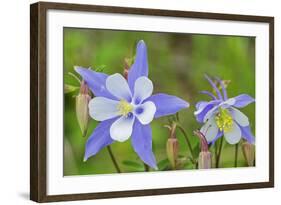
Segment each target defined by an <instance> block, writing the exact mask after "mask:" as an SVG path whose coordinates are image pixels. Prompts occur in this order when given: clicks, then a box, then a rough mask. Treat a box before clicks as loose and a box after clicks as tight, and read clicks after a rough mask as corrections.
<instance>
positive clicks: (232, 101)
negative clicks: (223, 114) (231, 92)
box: [224, 98, 236, 105]
mask: <svg viewBox="0 0 281 205" xmlns="http://www.w3.org/2000/svg"><path fill="white" fill-rule="evenodd" d="M235 102H236V100H235V99H234V98H229V99H227V100H226V101H224V104H228V105H234V104H235Z"/></svg>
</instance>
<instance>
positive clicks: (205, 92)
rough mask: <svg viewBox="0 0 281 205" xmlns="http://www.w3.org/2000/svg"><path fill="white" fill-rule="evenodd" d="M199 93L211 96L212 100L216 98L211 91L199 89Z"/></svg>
mask: <svg viewBox="0 0 281 205" xmlns="http://www.w3.org/2000/svg"><path fill="white" fill-rule="evenodd" d="M200 93H202V94H206V95H209V96H210V97H211V98H213V100H216V99H217V98H216V96H215V95H214V94H213V93H211V92H209V91H205V90H203V91H201V92H200Z"/></svg>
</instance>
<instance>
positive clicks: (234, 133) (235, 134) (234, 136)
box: [224, 122, 241, 144]
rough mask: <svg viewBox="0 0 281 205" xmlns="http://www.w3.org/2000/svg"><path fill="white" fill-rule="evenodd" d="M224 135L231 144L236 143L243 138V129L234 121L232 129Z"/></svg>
mask: <svg viewBox="0 0 281 205" xmlns="http://www.w3.org/2000/svg"><path fill="white" fill-rule="evenodd" d="M224 137H225V139H226V141H227V142H228V143H229V144H236V143H238V142H239V141H240V139H241V129H240V127H239V126H238V125H237V124H236V123H235V122H233V127H232V129H231V130H230V131H228V132H224Z"/></svg>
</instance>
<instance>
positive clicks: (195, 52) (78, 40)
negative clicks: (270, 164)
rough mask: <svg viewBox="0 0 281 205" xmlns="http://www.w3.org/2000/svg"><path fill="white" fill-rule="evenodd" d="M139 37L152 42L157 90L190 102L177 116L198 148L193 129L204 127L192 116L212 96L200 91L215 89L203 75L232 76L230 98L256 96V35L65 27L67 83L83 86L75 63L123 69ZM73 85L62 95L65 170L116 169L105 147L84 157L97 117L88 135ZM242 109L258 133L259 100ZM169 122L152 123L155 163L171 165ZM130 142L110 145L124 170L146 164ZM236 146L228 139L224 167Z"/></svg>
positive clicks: (66, 172)
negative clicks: (82, 125)
mask: <svg viewBox="0 0 281 205" xmlns="http://www.w3.org/2000/svg"><path fill="white" fill-rule="evenodd" d="M141 39H142V40H144V41H145V42H146V45H147V47H148V61H149V78H150V79H151V80H152V81H153V83H154V93H156V92H164V93H168V94H171V95H176V96H179V97H181V98H183V99H185V100H186V101H188V102H190V104H191V107H190V108H189V109H185V110H183V111H181V112H180V115H179V116H180V120H181V123H182V125H183V126H184V128H185V130H186V132H187V134H188V135H189V138H190V140H191V144H192V146H194V147H196V146H197V143H198V139H197V138H196V137H195V136H193V134H192V133H193V130H195V129H197V128H199V127H200V126H201V125H200V124H198V123H197V122H196V120H195V118H194V115H193V112H194V111H195V103H196V102H197V101H199V100H209V98H208V97H207V96H204V95H202V94H200V93H199V91H201V90H209V91H211V87H210V85H209V84H208V82H207V81H206V80H205V79H204V74H208V75H210V76H218V77H220V78H221V79H224V80H231V83H230V84H229V86H228V88H227V90H228V95H229V96H230V97H231V96H236V95H238V94H241V93H246V94H249V95H251V96H252V97H255V40H254V38H250V37H235V36H215V35H193V34H192V35H191V34H176V33H153V32H126V31H110V30H92V29H75V28H64V54H63V55H64V68H63V69H64V82H65V84H67V85H72V86H77V87H79V83H78V82H77V80H75V79H74V78H73V77H72V76H70V75H68V72H73V73H75V71H74V66H75V65H79V66H83V67H91V68H93V69H102V70H103V72H105V73H107V74H113V73H116V72H118V73H122V72H123V69H124V61H125V58H131V57H133V55H134V50H135V45H136V42H137V41H139V40H141ZM69 88H71V89H70V90H71V92H67V93H65V95H64V109H65V110H64V175H87V174H106V173H115V172H116V170H115V168H114V166H113V164H112V161H111V159H110V156H109V154H108V152H107V149H103V150H102V151H100V152H99V153H98V154H97V155H96V156H94V157H91V158H89V159H88V160H87V161H86V162H83V155H84V148H85V143H86V140H87V138H88V137H89V135H90V134H91V133H92V132H93V130H94V128H95V127H96V125H97V122H95V121H94V120H91V121H90V123H89V124H90V126H89V129H88V133H87V135H86V137H82V136H81V131H80V128H79V125H78V122H77V119H76V115H75V98H74V97H73V96H74V95H76V94H77V91H75V89H74V88H75V87H69ZM241 111H243V112H244V113H245V114H246V115H247V116H248V117H249V119H250V122H251V128H252V131H253V133H255V104H251V105H249V106H247V107H246V108H243V109H242V110H241ZM166 123H167V118H160V119H156V120H154V121H153V122H152V124H151V125H152V132H153V151H154V153H155V155H156V159H157V162H161V163H162V164H160V165H161V169H162V167H165V166H167V164H164V163H163V162H167V156H166V141H167V137H168V135H169V131H168V130H167V129H165V128H163V126H164V124H166ZM176 134H177V137H178V139H179V149H180V151H179V155H181V156H185V157H188V156H189V155H190V152H189V150H188V147H187V145H186V142H185V140H184V137H183V136H182V134H181V133H180V132H178V133H176ZM130 143H131V142H130V140H128V141H126V142H124V143H114V144H113V145H112V151H113V152H114V154H115V157H116V159H117V162H118V164H119V166H120V168H121V170H122V171H124V172H131V171H143V170H144V169H142V166H143V164H142V162H141V160H140V159H139V158H138V156H137V155H136V154H135V153H134V151H133V149H132V147H131V145H130ZM234 150H235V146H231V145H227V144H224V149H223V152H222V155H221V167H232V166H233V160H234ZM245 163H246V162H245V159H244V158H243V153H242V151H241V150H239V154H238V166H245V165H246V164H245ZM134 167H135V168H134ZM136 167H137V168H136ZM184 168H185V169H189V168H191V166H190V165H188V164H187V165H186V166H184ZM161 169H160V170H161ZM163 169H164V168H163Z"/></svg>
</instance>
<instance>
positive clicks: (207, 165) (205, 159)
mask: <svg viewBox="0 0 281 205" xmlns="http://www.w3.org/2000/svg"><path fill="white" fill-rule="evenodd" d="M198 168H199V169H211V168H212V153H211V152H200V153H199V158H198Z"/></svg>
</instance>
